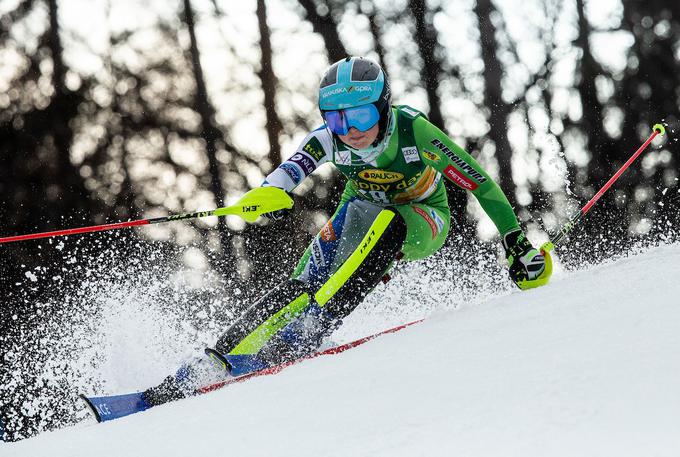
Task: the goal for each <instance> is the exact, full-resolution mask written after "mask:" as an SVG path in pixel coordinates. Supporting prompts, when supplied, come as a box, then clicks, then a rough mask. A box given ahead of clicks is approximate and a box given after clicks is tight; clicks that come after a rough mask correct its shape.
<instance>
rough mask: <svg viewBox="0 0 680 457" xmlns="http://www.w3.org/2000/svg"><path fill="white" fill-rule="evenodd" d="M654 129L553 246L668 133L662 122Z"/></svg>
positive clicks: (561, 232) (567, 225) (560, 232)
mask: <svg viewBox="0 0 680 457" xmlns="http://www.w3.org/2000/svg"><path fill="white" fill-rule="evenodd" d="M652 129H653V132H652V134H651V135H649V138H647V140H646V141H645V142H644V143H642V145H641V146H640V147H639V148H638V150H637V151H635V154H633V155H632V156H630V158H629V159H628V160H627V161H626V163H624V164H623V165H622V166H621V168H619V170H618V171H617V172H616V173H614V176H612V177H611V178H609V181H607V183H606V184H605V185H604V186H602V188H601V189H600V190H599V191H597V193H596V194H595V195H594V196H593V198H591V199H590V201H589V202H588V203H586V204H585V206H584V207H583V208H581V211H579V212H578V213H576V214H575V215H574V216H573V217H572V218H571V219H570V220H569V222H567V223H566V224H564V225H563V226H562V228H561V229H560V231H559V232H558V233H557V234H556V235H555V236H554V237H553V239H552V240H550V243H551V244H552V247H554V246H555V245H557V244H558V243H559V242H561V241H562V240H563V239H564V237H565V236H567V234H569V232H571V231H572V230H573V229H574V227H575V226H576V224H578V222H579V221H580V220H581V219H582V218H583V216H585V215H586V214H587V213H588V211H590V209H591V208H592V207H593V206H594V205H595V203H597V201H598V200H599V199H600V198H601V197H602V195H604V193H605V192H607V190H609V188H610V187H611V186H612V184H614V183H615V182H616V180H617V179H619V177H620V176H621V175H622V174H623V172H625V171H626V169H628V167H630V165H631V164H632V163H633V162H635V159H637V158H638V156H639V155H640V154H642V153H643V152H644V151H645V149H647V147H648V146H649V144H650V143H651V142H652V141H654V138H656V136H657V135H664V134H665V133H666V129H665V128H664V126H663V125H662V124H656V125H655V126H654V127H653V128H652ZM552 247H551V249H552Z"/></svg>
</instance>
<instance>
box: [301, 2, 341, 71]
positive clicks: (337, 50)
mask: <svg viewBox="0 0 680 457" xmlns="http://www.w3.org/2000/svg"><path fill="white" fill-rule="evenodd" d="M298 2H299V3H300V5H302V7H303V8H304V9H305V13H306V14H307V20H308V21H309V22H310V23H311V24H312V28H313V29H314V32H315V33H318V34H319V35H321V37H322V38H323V41H324V43H325V44H326V50H327V51H328V58H329V60H330V61H331V62H337V61H338V60H340V59H344V58H345V57H347V56H348V55H349V53H348V52H347V49H345V45H344V44H342V40H341V39H340V35H339V34H338V24H337V23H336V22H335V19H333V16H332V14H331V5H329V4H328V2H318V1H312V0H298ZM321 3H323V4H325V6H326V9H327V10H328V12H327V13H326V14H324V15H321V14H319V13H318V12H317V10H316V9H317V6H318V5H319V4H321Z"/></svg>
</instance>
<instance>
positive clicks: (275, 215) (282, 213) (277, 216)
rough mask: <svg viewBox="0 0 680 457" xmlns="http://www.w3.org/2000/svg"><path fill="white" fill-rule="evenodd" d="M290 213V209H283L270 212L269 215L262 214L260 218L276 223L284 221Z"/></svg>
mask: <svg viewBox="0 0 680 457" xmlns="http://www.w3.org/2000/svg"><path fill="white" fill-rule="evenodd" d="M286 193H287V192H286ZM291 211H292V209H291V208H283V209H279V210H276V211H272V212H271V213H262V214H261V216H262V217H266V218H267V219H269V220H270V221H273V222H278V221H280V220H282V219H284V218H285V217H286V216H288V215H289V214H290V213H291Z"/></svg>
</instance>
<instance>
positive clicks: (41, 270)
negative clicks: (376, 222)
mask: <svg viewBox="0 0 680 457" xmlns="http://www.w3.org/2000/svg"><path fill="white" fill-rule="evenodd" d="M347 55H364V56H367V57H369V58H372V59H374V60H376V61H378V62H380V64H381V65H382V66H383V68H385V70H386V72H387V73H388V75H389V77H390V79H391V81H392V87H393V102H394V103H398V104H410V105H412V106H414V107H415V108H417V109H420V110H422V111H424V112H426V113H427V114H428V116H429V118H430V120H431V121H432V122H433V123H434V124H436V125H438V126H439V127H441V128H442V129H443V130H444V131H446V132H447V133H448V134H449V135H450V136H451V137H452V138H453V139H454V140H455V141H456V142H458V143H459V144H461V145H462V146H464V147H465V148H467V149H468V150H469V151H470V152H471V153H472V154H473V155H474V156H475V157H477V158H478V159H479V161H480V162H481V163H482V164H483V165H484V166H485V167H486V168H487V169H488V170H489V171H490V172H491V174H492V175H493V176H495V177H496V178H497V181H498V182H499V184H500V185H501V187H502V188H503V190H504V191H505V192H506V194H507V195H508V197H509V199H510V200H511V202H512V203H513V205H514V206H515V208H516V210H517V212H518V214H519V215H520V217H521V219H522V221H523V224H524V225H525V226H527V227H529V229H530V233H531V234H533V238H534V239H538V240H539V241H540V239H541V236H542V237H543V238H542V239H543V240H545V239H547V235H545V234H546V233H550V232H551V231H553V230H556V229H558V228H559V227H560V225H561V224H562V223H564V222H565V221H566V220H567V218H568V216H569V215H571V214H573V213H574V212H575V211H577V210H578V209H579V208H580V207H581V206H582V205H583V204H584V203H585V202H586V201H587V200H588V199H589V198H590V197H591V196H592V195H593V194H594V193H595V192H596V191H597V189H599V187H600V186H601V185H602V184H604V182H605V181H606V180H607V179H608V178H609V177H610V176H611V175H612V174H613V173H614V172H615V171H616V169H617V168H618V167H619V166H620V165H621V164H622V163H623V162H624V161H625V160H626V159H627V158H628V157H629V156H630V155H631V154H632V153H633V152H634V151H635V150H636V149H637V147H638V146H639V145H640V143H641V141H642V140H644V139H645V138H646V137H647V136H648V135H649V134H650V133H651V126H652V125H653V124H655V123H657V122H663V123H664V124H665V125H666V126H667V130H668V135H667V136H666V137H664V138H663V139H661V140H657V141H655V142H654V144H653V146H652V148H651V150H650V151H648V152H647V153H646V154H645V155H644V156H643V158H642V159H641V160H640V161H639V162H638V163H637V164H636V165H634V166H633V167H631V169H629V170H628V172H627V173H626V174H625V175H624V176H623V177H622V178H621V180H620V181H619V182H618V183H617V184H616V186H615V188H614V189H613V190H612V191H611V192H609V193H608V194H607V195H606V196H605V197H604V198H603V199H602V200H601V201H600V202H599V203H598V205H597V207H596V208H595V209H594V210H593V211H592V212H591V213H590V214H589V215H588V217H587V218H586V220H585V221H584V223H583V225H582V226H581V227H580V228H578V229H577V230H576V231H575V233H574V235H573V236H572V237H571V240H570V241H569V242H568V243H566V245H567V246H565V247H564V248H561V249H560V250H558V254H559V255H560V258H561V261H562V263H563V265H564V266H565V267H566V268H573V267H576V266H578V265H579V264H580V263H581V262H583V261H597V260H599V259H602V258H605V257H608V256H610V255H611V253H612V252H617V251H620V250H621V249H623V247H625V246H627V245H630V244H631V242H632V241H635V240H652V241H656V240H659V239H662V240H674V239H675V237H676V236H677V227H678V222H679V218H680V210H679V209H680V208H679V207H680V194H679V193H678V159H677V155H676V154H677V143H676V127H677V123H678V117H677V116H678V107H679V105H680V2H678V1H677V0H645V1H642V0H606V1H605V0H597V1H596V0H567V1H561V0H523V1H520V0H503V1H500V0H495V1H492V0H460V1H458V0H455V1H454V0H452V1H446V0H431V1H427V2H426V1H425V0H397V1H387V0H385V1H382V0H379V1H375V2H370V1H353V0H349V1H336V0H318V1H312V0H267V1H265V0H250V1H240V2H230V1H225V0H212V1H210V0H169V1H141V0H122V1H116V2H113V1H105V0H98V1H95V0H92V1H85V0H4V1H0V221H2V224H1V229H0V236H8V235H15V234H23V233H30V232H38V231H46V230H56V229H60V228H69V227H77V226H85V225H91V224H100V223H106V222H115V221H123V220H128V219H138V218H147V217H156V216H162V215H167V214H169V213H177V212H193V211H197V210H206V209H212V208H215V207H218V206H222V205H224V204H228V203H231V202H233V201H234V200H235V199H236V198H237V197H238V196H240V195H241V194H242V193H244V192H245V191H246V190H248V189H250V188H251V187H254V186H257V185H259V184H260V182H261V181H262V179H263V177H264V176H265V175H266V174H267V173H268V172H269V171H271V170H272V169H273V167H275V166H276V165H277V164H278V163H279V162H280V161H281V160H282V159H285V158H287V157H288V156H290V155H291V154H292V153H293V151H294V150H295V147H296V145H297V143H298V142H299V141H300V140H301V139H302V137H303V136H304V135H305V134H306V133H307V132H308V131H310V130H312V129H314V128H316V127H317V126H319V125H320V124H321V118H320V115H319V113H318V109H317V85H318V81H319V79H320V77H321V75H322V73H323V71H324V69H325V68H326V67H327V66H328V65H329V64H330V63H332V62H334V61H336V60H339V59H341V58H343V57H345V56H347ZM342 184H343V182H342V179H341V178H339V177H338V176H337V175H336V174H335V172H334V171H333V170H331V169H330V168H328V169H325V168H324V169H323V170H320V172H319V173H317V174H316V175H315V176H313V177H312V178H311V179H309V180H307V182H305V183H304V184H303V185H302V186H300V188H299V189H298V190H297V191H296V195H295V196H294V198H295V199H296V206H295V213H294V215H293V216H292V217H291V218H290V219H288V220H287V221H285V222H283V223H281V224H277V225H274V224H265V223H261V224H255V225H250V226H245V225H244V224H243V223H242V222H241V221H240V220H238V219H233V220H232V219H223V220H220V221H219V222H218V221H217V220H211V219H208V220H197V221H193V222H172V223H168V224H164V225H162V226H154V227H150V228H145V229H138V230H136V231H127V232H119V233H114V234H109V235H106V236H104V235H102V234H94V235H83V236H79V237H70V238H68V239H60V240H53V241H46V240H39V241H28V242H22V243H15V244H10V245H2V246H0V294H1V295H2V297H3V298H2V302H1V305H0V309H1V313H0V330H1V333H0V349H2V351H1V353H0V363H2V365H3V366H2V368H1V369H0V372H1V371H2V370H4V371H5V374H4V375H5V376H6V377H5V378H4V381H3V378H1V377H0V381H2V382H1V383H2V384H3V385H4V386H5V387H6V388H5V390H4V391H1V392H0V413H2V414H0V415H4V416H5V423H9V422H12V421H14V422H12V423H13V427H14V429H15V431H14V432H12V431H11V430H9V429H10V426H7V428H8V431H7V439H17V438H21V437H25V436H30V435H31V434H33V433H35V432H36V431H37V430H40V429H45V428H49V427H50V421H49V420H47V421H45V420H44V419H41V420H42V422H40V423H38V422H39V421H37V420H34V419H32V417H34V416H35V414H30V413H31V411H27V410H26V408H25V407H24V408H23V409H22V406H21V402H22V401H23V397H28V396H32V395H45V392H46V391H49V389H50V388H54V385H48V384H49V383H46V382H45V381H44V379H42V380H40V379H38V380H37V381H36V380H33V381H31V382H28V381H26V380H23V382H24V384H22V383H19V384H17V383H14V384H12V386H11V388H9V387H7V386H9V385H10V384H11V383H10V382H9V381H7V379H8V378H7V376H9V375H8V371H10V372H11V371H12V370H14V372H15V373H16V371H17V370H18V368H17V367H16V366H14V365H13V363H14V362H15V361H16V357H17V355H16V352H17V351H20V350H21V348H22V347H23V348H25V347H26V340H27V339H29V340H30V337H29V336H27V335H35V334H34V333H31V329H34V328H38V327H40V325H42V323H43V321H44V320H45V316H46V315H48V314H53V315H54V314H59V313H60V312H62V311H61V310H60V306H59V303H65V302H67V301H68V297H66V295H68V294H69V293H70V291H71V292H72V290H73V285H74V284H78V283H81V282H82V281H83V280H84V277H87V276H89V275H91V274H92V271H93V270H96V269H97V268H99V269H100V271H105V270H106V269H108V268H112V267H111V265H112V263H115V262H116V261H117V259H126V260H128V261H129V260H130V259H136V260H135V261H137V262H141V263H142V264H143V263H144V262H145V261H147V260H149V259H150V258H153V259H156V260H155V261H157V262H159V261H163V262H169V263H172V264H175V265H178V266H180V265H189V266H190V267H191V268H192V269H194V270H197V271H199V272H200V275H199V276H201V277H203V278H205V277H211V278H213V279H214V281H216V283H218V284H220V285H221V286H220V287H222V288H229V289H230V290H238V291H240V293H239V295H238V297H237V298H234V297H233V296H232V298H233V300H234V306H235V307H237V306H245V304H246V303H248V302H249V301H251V300H252V299H253V298H254V297H255V296H257V295H259V294H260V293H261V291H262V290H266V288H267V287H269V286H271V285H272V284H274V283H276V282H278V281H280V280H281V278H282V276H283V275H287V274H288V272H289V271H290V270H291V268H292V266H293V265H294V263H295V262H296V260H297V256H298V255H299V254H300V253H301V252H302V250H303V249H304V247H305V245H306V244H307V243H308V241H309V240H310V238H311V236H312V235H313V234H314V233H316V230H317V229H318V228H319V226H320V225H321V224H322V223H323V222H324V221H325V218H326V217H327V216H328V214H330V213H331V212H332V210H333V209H334V204H335V202H336V201H337V198H338V196H339V192H340V190H341V188H342ZM450 200H451V205H452V210H453V214H454V217H453V218H454V220H455V224H454V227H453V229H452V235H451V240H450V243H449V247H450V248H451V249H452V250H453V251H456V246H458V247H459V248H460V249H458V251H460V250H461V249H463V246H465V247H466V248H465V249H470V247H469V246H470V245H472V246H474V245H475V244H477V242H476V241H475V240H476V239H478V238H479V239H482V240H492V238H493V235H494V233H493V230H492V229H490V225H489V223H488V221H487V220H485V216H484V215H483V214H481V213H480V211H481V210H480V209H479V207H478V205H477V203H476V202H475V201H474V199H472V201H469V196H468V195H466V193H464V192H462V191H459V190H457V189H452V190H451V192H450ZM479 245H480V246H482V245H484V243H482V242H480V243H479ZM284 247H285V248H284ZM286 249H287V252H286ZM480 249H481V248H480ZM490 249H491V248H490ZM493 249H497V248H493ZM158 252H162V254H158ZM67 253H68V254H67ZM74 253H75V254H74ZM154 253H155V254H154ZM74 255H75V257H77V258H78V259H82V258H85V257H87V259H89V260H83V262H85V264H86V265H87V266H88V267H87V268H82V269H78V270H76V269H74V268H73V265H74V263H75V262H74V260H73V259H74ZM154 256H155V257H154ZM102 269H103V270H102ZM187 293H188V292H187ZM201 293H202V292H201V290H200V287H197V288H196V290H195V291H193V292H192V294H193V295H190V296H189V295H187V296H184V297H185V298H191V299H192V300H200V295H201ZM236 302H238V303H236ZM45 303H50V305H49V306H47V305H45ZM37 340H38V341H33V343H32V344H33V346H31V347H33V348H34V349H35V355H34V357H33V358H32V362H33V363H34V365H33V366H34V367H37V366H40V364H41V363H43V362H44V361H45V360H47V359H49V358H50V357H52V356H51V355H50V354H49V351H41V350H40V349H41V342H40V338H37ZM18 341H21V342H22V344H23V346H18V345H17V344H18V343H17V342H18ZM0 376H2V373H0ZM19 397H21V398H19ZM55 414H59V413H58V412H57V413H55ZM9 416H12V419H11V420H10V419H8V417H9ZM19 416H21V417H22V419H17V417H19ZM57 422H58V421H57ZM16 430H19V431H16Z"/></svg>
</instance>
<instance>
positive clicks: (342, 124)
mask: <svg viewBox="0 0 680 457" xmlns="http://www.w3.org/2000/svg"><path fill="white" fill-rule="evenodd" d="M323 114H324V119H325V120H326V125H327V126H328V128H329V129H331V132H333V133H335V134H336V135H347V132H349V129H350V128H352V127H354V128H356V129H357V130H360V131H362V132H365V131H366V130H368V129H370V128H371V127H373V126H374V125H375V124H376V123H377V122H378V121H379V120H380V113H378V108H376V107H375V105H373V104H369V105H362V106H357V107H354V108H346V109H340V110H333V111H324V113H323Z"/></svg>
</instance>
